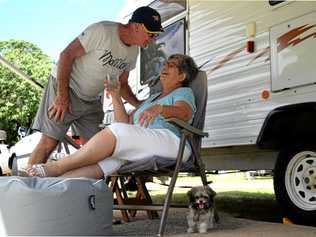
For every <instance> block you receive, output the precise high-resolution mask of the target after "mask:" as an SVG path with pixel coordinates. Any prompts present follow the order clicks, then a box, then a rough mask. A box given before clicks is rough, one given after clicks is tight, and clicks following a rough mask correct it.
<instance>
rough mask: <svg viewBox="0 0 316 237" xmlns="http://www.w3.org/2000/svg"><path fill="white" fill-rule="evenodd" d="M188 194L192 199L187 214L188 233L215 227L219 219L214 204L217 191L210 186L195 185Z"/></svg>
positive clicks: (203, 231) (205, 230) (200, 231)
mask: <svg viewBox="0 0 316 237" xmlns="http://www.w3.org/2000/svg"><path fill="white" fill-rule="evenodd" d="M187 195H188V197H189V200H190V205H189V213H188V216H187V221H188V225H189V228H188V230H187V231H188V233H193V232H196V231H198V232H199V233H206V232H207V230H208V229H209V228H210V229H212V228H215V225H216V223H217V222H218V221H219V218H218V214H217V212H216V209H215V205H214V197H215V195H216V192H215V191H214V190H213V189H211V188H210V187H193V188H192V189H191V190H190V191H189V192H188V193H187Z"/></svg>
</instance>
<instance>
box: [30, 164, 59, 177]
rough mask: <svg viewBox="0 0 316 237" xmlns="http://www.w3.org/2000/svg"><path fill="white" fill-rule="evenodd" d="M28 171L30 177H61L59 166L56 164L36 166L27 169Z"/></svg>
mask: <svg viewBox="0 0 316 237" xmlns="http://www.w3.org/2000/svg"><path fill="white" fill-rule="evenodd" d="M26 171H27V173H28V175H29V176H38V177H57V176H59V175H61V174H60V172H58V166H57V164H56V162H48V163H46V164H35V165H33V166H32V167H31V168H27V170H26Z"/></svg>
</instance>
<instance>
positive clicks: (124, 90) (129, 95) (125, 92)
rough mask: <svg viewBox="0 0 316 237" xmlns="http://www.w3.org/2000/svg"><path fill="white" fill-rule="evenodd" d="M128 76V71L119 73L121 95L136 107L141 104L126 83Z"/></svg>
mask: <svg viewBox="0 0 316 237" xmlns="http://www.w3.org/2000/svg"><path fill="white" fill-rule="evenodd" d="M128 76H129V72H128V71H124V72H123V73H122V74H121V75H120V78H119V80H120V83H121V96H122V97H123V98H124V99H125V100H126V101H127V102H128V103H130V104H131V105H133V106H135V107H138V106H139V105H140V104H141V101H139V100H138V99H137V98H136V96H135V95H134V93H133V92H132V89H131V87H130V86H129V84H128Z"/></svg>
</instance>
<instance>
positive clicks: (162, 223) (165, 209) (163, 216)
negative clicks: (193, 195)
mask: <svg viewBox="0 0 316 237" xmlns="http://www.w3.org/2000/svg"><path fill="white" fill-rule="evenodd" d="M186 137H187V133H186V131H184V132H183V134H182V136H181V140H180V146H179V151H178V155H177V163H176V167H175V170H174V172H173V175H172V179H171V181H170V184H169V188H168V191H167V195H166V198H165V202H164V206H163V210H162V214H161V220H160V226H159V230H158V234H157V236H158V237H161V236H163V234H164V232H165V228H166V221H167V216H168V211H169V206H170V200H171V197H172V193H173V189H174V186H175V184H176V181H177V177H178V173H179V170H180V166H181V163H182V159H183V152H184V147H185V141H186Z"/></svg>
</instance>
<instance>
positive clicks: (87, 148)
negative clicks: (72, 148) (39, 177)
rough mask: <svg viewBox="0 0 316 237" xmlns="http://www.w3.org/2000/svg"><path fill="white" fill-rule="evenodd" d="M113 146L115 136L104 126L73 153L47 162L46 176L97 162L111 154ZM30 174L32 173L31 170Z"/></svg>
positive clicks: (63, 172) (45, 166)
mask: <svg viewBox="0 0 316 237" xmlns="http://www.w3.org/2000/svg"><path fill="white" fill-rule="evenodd" d="M115 146H116V138H115V136H114V135H113V133H112V132H111V130H110V129H107V128H106V129H103V130H101V131H100V132H98V133H97V134H96V135H95V136H93V137H92V138H91V139H90V140H89V141H88V142H87V143H86V144H85V145H84V146H82V147H81V148H80V149H79V150H77V151H76V152H75V153H73V154H71V155H69V156H67V157H64V158H63V159H60V160H58V161H56V162H49V163H47V164H45V165H44V166H43V168H44V170H45V173H46V174H47V176H60V175H63V174H65V173H66V172H68V171H71V170H75V169H78V168H81V167H85V166H90V165H95V164H97V163H98V162H99V161H101V160H104V159H105V158H106V157H109V156H111V155H112V153H113V151H114V148H115ZM30 175H33V173H32V171H30ZM35 175H36V174H35Z"/></svg>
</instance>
